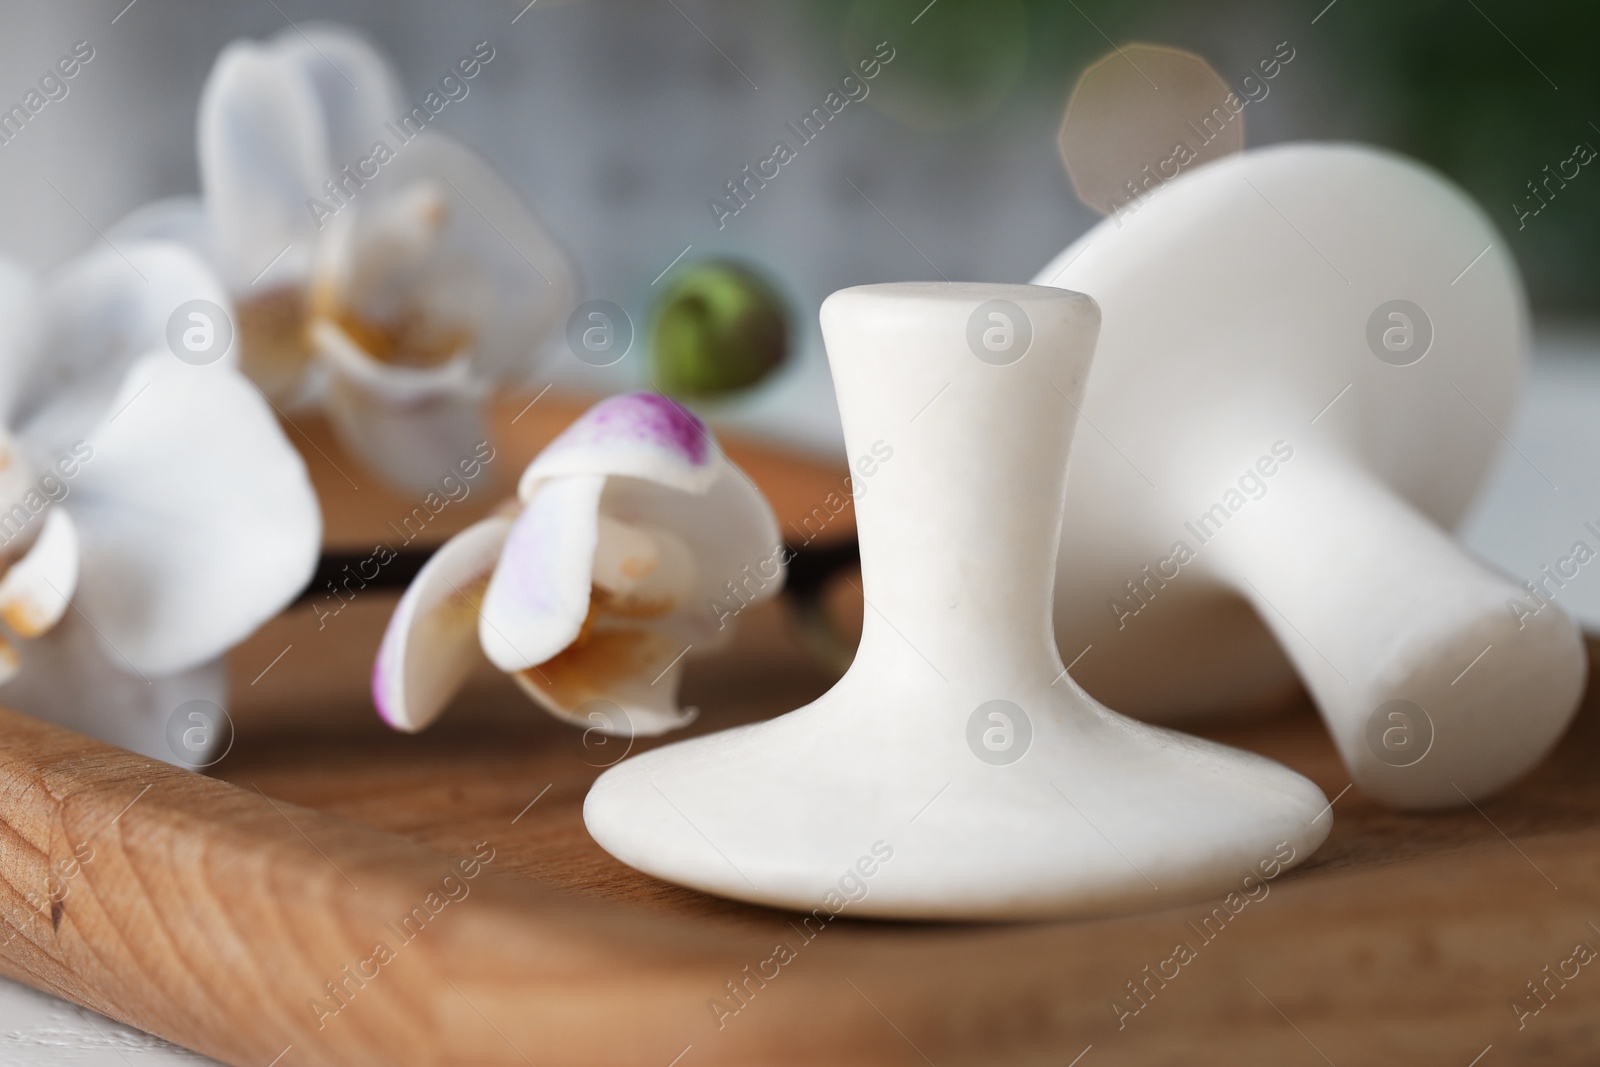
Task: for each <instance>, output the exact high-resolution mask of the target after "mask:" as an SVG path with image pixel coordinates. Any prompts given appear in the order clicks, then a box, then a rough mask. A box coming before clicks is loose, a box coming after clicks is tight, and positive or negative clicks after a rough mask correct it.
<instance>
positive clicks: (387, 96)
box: [112, 25, 572, 491]
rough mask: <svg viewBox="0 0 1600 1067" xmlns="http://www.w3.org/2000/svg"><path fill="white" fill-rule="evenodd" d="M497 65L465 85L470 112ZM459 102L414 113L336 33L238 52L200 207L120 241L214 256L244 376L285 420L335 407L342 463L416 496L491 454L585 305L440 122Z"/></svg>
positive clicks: (378, 70)
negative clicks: (485, 451)
mask: <svg viewBox="0 0 1600 1067" xmlns="http://www.w3.org/2000/svg"><path fill="white" fill-rule="evenodd" d="M302 30H303V32H302ZM487 54H488V55H489V56H490V57H491V58H492V54H493V53H492V50H490V51H489V52H488V53H487ZM482 62H483V61H482V60H480V59H478V58H472V57H469V58H468V59H464V60H462V63H461V64H460V70H459V71H458V72H456V73H454V74H453V75H452V77H454V78H455V81H454V83H453V84H455V85H457V86H460V87H462V89H461V91H462V93H463V98H464V95H465V93H468V92H470V85H469V82H470V79H471V78H472V77H476V76H477V73H478V72H479V71H481V68H482ZM469 69H470V70H472V71H473V73H472V74H471V75H468V74H467V73H466V71H467V70H469ZM444 100H445V98H444V97H442V96H440V95H439V94H438V92H437V91H435V92H432V93H428V94H424V96H423V97H422V100H421V102H419V103H418V104H417V106H416V107H415V108H413V107H411V106H410V105H407V104H406V103H404V98H403V96H402V94H401V91H400V88H399V84H398V82H397V79H396V77H395V75H394V73H393V71H392V69H391V68H390V66H389V64H388V62H387V61H386V60H385V59H384V57H383V56H382V55H381V54H379V53H378V52H377V51H376V50H375V49H373V48H372V46H371V45H369V44H368V43H367V42H366V41H365V40H363V39H362V38H361V37H359V36H358V35H356V34H355V33H353V32H352V31H349V30H345V29H342V28H340V27H336V26H327V25H320V26H319V25H307V26H304V27H302V28H301V29H297V30H285V31H284V32H283V33H282V34H280V35H278V36H277V37H274V38H272V39H270V40H268V41H266V42H265V43H257V42H254V41H237V42H235V43H233V44H231V45H229V46H228V47H227V48H226V49H225V50H224V51H223V52H222V54H221V55H220V56H219V57H218V59H217V62H216V65H215V67H213V69H212V72H211V76H210V78H209V80H208V81H207V82H206V86H205V90H204V92H203V94H202V96H201V100H200V121H199V155H200V176H201V188H202V191H203V197H202V199H201V200H200V201H194V200H169V201H162V202H159V203H157V204H153V205H150V206H149V207H147V208H145V209H142V210H141V211H139V212H136V213H135V214H134V215H133V216H130V218H129V219H127V220H124V222H123V223H122V224H121V225H120V226H119V227H117V228H116V229H115V230H113V231H112V237H113V238H114V239H115V238H117V237H119V236H130V237H131V236H141V237H151V236H156V237H169V238H174V239H179V240H185V241H188V242H190V243H192V244H194V245H195V246H196V247H198V248H200V249H202V250H203V251H204V253H205V254H206V255H207V256H208V257H210V259H211V260H212V262H213V263H214V264H215V266H216V268H217V270H218V272H219V273H220V274H221V275H222V278H223V280H224V282H225V283H226V285H227V287H228V289H229V291H230V293H231V294H232V296H233V301H234V304H235V306H236V307H237V308H238V330H239V337H240V342H241V348H242V364H241V365H242V367H243V369H244V372H245V373H246V374H247V375H249V376H250V378H251V379H252V380H253V381H254V382H255V383H256V384H257V385H258V386H260V387H261V389H262V390H263V392H265V393H266V394H267V396H268V397H269V398H270V399H272V400H273V402H274V403H277V404H280V405H283V406H285V407H286V408H291V409H292V408H294V407H296V406H299V405H303V404H307V403H312V402H320V403H321V404H322V405H323V406H324V408H325V409H326V411H327V413H328V416H329V418H330V420H331V421H332V423H333V426H334V428H335V430H336V431H337V432H338V433H339V435H340V438H341V439H342V440H343V442H344V443H345V444H346V446H347V447H349V448H350V449H351V450H352V451H353V452H355V453H356V454H357V455H359V456H360V457H362V459H363V460H364V461H365V462H366V463H367V464H369V465H370V466H371V467H372V468H373V469H374V470H376V471H377V472H378V473H379V474H380V475H382V476H383V477H384V478H385V479H386V480H388V481H389V482H391V483H393V484H394V485H396V486H399V487H401V488H405V489H411V490H418V491H420V490H422V489H424V488H426V487H427V486H428V485H430V484H431V483H433V482H435V481H437V480H438V476H439V472H441V471H444V470H448V469H449V468H450V466H451V465H452V463H453V462H454V461H455V460H456V459H457V458H458V457H459V456H461V455H464V454H466V453H467V452H470V451H471V450H472V446H473V445H474V444H476V443H477V442H479V441H482V440H484V438H485V430H484V427H483V424H484V407H485V401H486V399H487V397H488V396H489V394H490V393H491V392H492V391H493V389H494V388H495V387H496V386H497V385H501V384H516V383H518V382H524V381H526V380H528V378H529V376H530V374H531V372H532V369H533V367H534V365H535V362H536V357H537V356H538V354H539V353H538V350H539V348H540V346H541V345H542V344H543V343H544V342H545V341H546V340H547V339H548V338H549V337H550V336H551V335H552V333H553V332H554V330H555V329H556V328H557V327H558V326H559V325H560V323H561V318H562V315H563V314H564V313H565V310H566V306H567V303H568V300H569V295H570V292H571V288H572V281H571V269H570V267H569V265H568V262H567V259H566V256H565V254H564V253H563V252H562V250H561V249H560V247H559V246H558V245H557V244H556V242H555V240H554V239H553V238H552V237H551V236H550V235H549V233H548V232H547V231H546V230H545V229H544V227H543V226H542V225H541V223H540V222H539V221H538V219H537V218H535V217H534V215H533V214H532V213H531V212H530V211H529V210H528V208H527V207H526V206H525V205H524V204H523V203H522V202H521V201H520V200H519V199H518V197H517V196H516V194H515V193H513V192H512V190H511V189H510V188H509V187H508V186H507V185H506V184H505V183H504V182H503V181H501V179H500V178H499V177H498V176H496V175H495V174H494V172H493V171H492V170H490V168H489V167H488V165H487V164H486V163H485V162H484V161H483V160H482V159H480V158H479V157H478V156H477V155H475V154H474V153H472V152H470V151H468V150H467V149H466V148H464V147H462V146H461V145H460V144H458V143H457V142H455V141H453V140H451V139H450V138H449V137H447V136H445V135H444V134H442V133H439V132H438V131H437V130H435V129H433V128H431V127H429V126H428V125H427V123H428V122H429V121H431V118H432V114H433V110H432V105H437V106H440V107H442V106H443V103H444ZM424 104H427V105H430V106H424Z"/></svg>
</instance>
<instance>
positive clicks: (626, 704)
mask: <svg viewBox="0 0 1600 1067" xmlns="http://www.w3.org/2000/svg"><path fill="white" fill-rule="evenodd" d="M552 484H553V485H559V484H561V483H559V482H557V483H552ZM549 491H550V487H547V488H546V489H545V490H544V492H543V493H541V494H540V495H541V496H542V495H544V493H548V492H549ZM695 578H696V567H695V562H694V558H693V555H692V553H691V551H690V549H689V546H688V545H686V544H684V542H683V540H682V539H681V538H679V537H678V536H677V535H675V534H673V533H672V532H670V531H668V530H664V529H661V528H660V527H650V526H634V525H631V524H628V523H624V522H618V521H617V520H615V519H612V518H610V517H608V516H607V515H605V514H604V510H603V506H602V511H601V513H600V515H599V521H598V539H597V544H596V546H595V551H594V563H593V575H592V581H593V588H592V592H591V596H590V600H589V605H588V608H587V611H586V615H585V618H584V619H583V620H582V622H581V628H580V631H579V633H578V635H577V636H576V638H574V639H573V640H572V641H571V642H570V643H569V644H567V645H566V646H565V647H564V648H562V649H561V651H560V652H558V653H556V654H555V655H554V656H552V657H550V658H549V659H546V660H543V661H541V662H540V663H538V664H535V665H532V666H529V667H527V668H526V669H523V670H520V671H516V672H514V674H513V677H514V678H515V679H516V681H517V684H518V685H520V686H521V687H522V689H523V690H524V691H525V692H526V693H527V694H528V695H529V696H530V697H532V698H533V699H534V700H535V701H536V702H537V703H539V704H540V705H542V706H543V707H544V708H545V709H546V710H548V711H549V712H551V713H552V714H554V715H556V716H558V717H559V718H562V719H565V720H567V721H568V722H573V723H578V724H580V725H582V724H585V723H586V722H587V723H591V724H592V726H593V728H594V729H596V730H598V731H600V732H601V733H609V734H621V735H624V736H630V737H631V736H640V737H644V736H652V735H655V734H660V733H665V732H666V731H668V730H673V729H677V728H679V727H682V726H686V725H688V724H689V723H690V722H691V721H693V719H694V716H695V712H694V711H693V710H692V709H689V710H683V709H680V708H679V707H678V702H677V693H678V679H679V675H680V673H681V671H682V664H683V659H684V657H685V655H686V654H687V653H688V652H689V651H690V649H691V646H692V645H693V641H692V640H691V639H689V638H688V637H686V636H685V634H686V631H688V630H689V629H692V627H691V626H687V625H686V623H687V622H688V620H689V619H691V618H692V617H695V616H697V615H698V612H697V611H689V612H685V611H683V610H681V609H682V608H683V607H685V605H686V598H687V596H688V594H689V591H690V589H691V588H692V586H693V585H694V582H695Z"/></svg>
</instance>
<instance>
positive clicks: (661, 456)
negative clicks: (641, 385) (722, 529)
mask: <svg viewBox="0 0 1600 1067" xmlns="http://www.w3.org/2000/svg"><path fill="white" fill-rule="evenodd" d="M719 456H720V453H719V452H718V451H717V446H716V442H715V441H714V440H713V439H712V437H711V432H710V431H709V430H707V429H706V426H705V423H703V422H701V421H700V420H699V419H698V418H696V417H695V416H694V414H693V413H692V412H690V411H689V410H687V409H686V408H684V407H683V406H682V405H680V404H678V403H676V402H675V401H672V400H669V399H667V398H666V397H664V396H661V395H660V394H658V393H625V394H623V395H621V396H613V397H609V398H607V399H605V400H602V401H600V403H598V404H596V405H595V406H594V407H592V408H590V409H589V410H588V411H586V412H584V413H583V415H582V416H581V417H580V418H579V419H578V421H576V422H574V423H573V424H572V425H571V426H568V427H567V428H566V429H565V430H563V431H562V432H561V434H560V436H558V437H557V438H556V439H555V440H554V441H551V442H550V444H549V445H548V446H546V447H545V450H544V451H543V452H541V453H539V455H538V456H536V457H535V458H534V461H533V462H532V463H530V464H528V468H527V470H525V471H523V472H522V478H521V479H520V480H519V481H518V482H517V495H518V496H520V497H521V498H522V499H523V501H525V502H526V501H528V500H531V499H533V494H534V493H535V492H536V491H537V489H538V487H539V484H540V483H541V482H544V481H548V480H551V479H555V478H569V477H572V476H574V475H584V474H600V475H605V476H608V477H609V476H616V475H621V476H627V477H632V478H641V479H644V480H645V481H649V482H655V483H657V484H659V485H665V486H669V487H671V488H673V489H677V490H679V491H681V492H686V493H695V494H699V493H704V492H705V491H706V490H707V489H708V488H710V486H711V483H712V482H714V481H715V480H716V479H717V464H716V460H717V458H718V457H719Z"/></svg>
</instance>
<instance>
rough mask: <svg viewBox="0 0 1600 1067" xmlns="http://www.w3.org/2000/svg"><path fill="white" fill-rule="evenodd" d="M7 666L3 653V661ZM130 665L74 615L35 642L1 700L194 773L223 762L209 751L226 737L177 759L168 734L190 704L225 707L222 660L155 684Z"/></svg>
mask: <svg viewBox="0 0 1600 1067" xmlns="http://www.w3.org/2000/svg"><path fill="white" fill-rule="evenodd" d="M13 655H14V653H13ZM4 659H5V655H4V653H3V652H0V661H3V660H4ZM128 666H129V665H128V664H127V663H126V662H125V661H124V660H122V659H120V658H119V657H118V655H117V653H116V652H115V651H112V650H109V649H107V648H106V647H105V643H104V642H103V641H102V640H101V639H100V637H99V635H98V634H96V633H95V631H94V628H93V627H92V626H90V625H88V624H87V623H86V622H85V621H84V620H83V619H82V618H80V617H79V616H78V614H77V613H76V612H73V613H70V614H68V615H67V616H66V617H65V618H63V619H62V620H61V624H60V625H59V626H57V627H56V628H55V629H54V630H53V631H51V633H50V634H49V635H48V636H47V637H45V638H44V639H43V640H40V641H31V642H29V643H28V645H27V647H26V649H25V650H24V651H23V654H22V657H21V669H20V670H19V671H18V672H17V673H16V675H15V677H13V678H11V679H10V680H9V681H7V682H6V683H5V685H4V687H3V688H0V701H3V702H4V703H5V705H6V706H7V707H10V708H15V709H16V710H17V711H20V712H22V713H23V714H25V715H32V716H33V717H35V718H38V719H44V720H46V721H47V722H53V723H55V724H56V725H58V726H65V727H67V728H68V729H71V730H77V731H79V732H81V733H85V734H88V735H89V736H90V737H96V738H99V739H100V740H101V741H105V742H107V743H109V744H113V745H119V746H121V747H122V748H126V749H131V750H132V751H134V752H138V753H140V754H141V755H145V756H150V757H152V758H153V759H159V760H165V761H166V762H168V763H180V764H185V763H186V764H188V765H190V766H193V765H195V763H196V762H200V763H205V762H210V761H212V760H215V759H217V758H220V756H221V753H218V752H216V751H215V750H214V749H210V748H209V746H211V745H214V744H215V743H217V742H218V741H219V740H221V739H222V737H223V735H222V734H221V733H213V734H210V735H208V736H207V738H206V739H205V740H206V746H207V747H203V748H201V749H200V750H199V751H196V750H194V749H192V748H190V749H186V750H185V751H184V752H182V753H177V752H174V751H173V749H172V746H171V745H170V743H169V742H168V739H167V738H168V734H167V729H168V723H169V721H170V720H171V718H172V717H173V715H174V714H175V713H177V711H178V709H180V708H181V707H182V706H183V705H184V704H185V703H187V702H188V701H191V700H204V701H206V702H207V703H209V704H213V705H215V706H217V707H219V708H220V707H225V706H226V704H227V699H228V684H227V675H226V672H225V670H224V668H223V664H222V661H221V660H212V661H210V662H207V663H203V664H201V665H199V666H197V667H195V668H194V669H192V670H187V671H182V672H180V673H177V674H172V675H168V676H165V677H154V676H152V677H149V678H140V677H139V676H138V675H136V674H133V673H132V672H130V671H129V669H128ZM180 757H181V759H180Z"/></svg>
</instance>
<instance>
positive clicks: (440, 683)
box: [372, 516, 511, 731]
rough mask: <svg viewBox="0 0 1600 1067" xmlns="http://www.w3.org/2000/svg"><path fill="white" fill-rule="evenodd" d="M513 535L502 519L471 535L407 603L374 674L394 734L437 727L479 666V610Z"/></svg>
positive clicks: (446, 551)
mask: <svg viewBox="0 0 1600 1067" xmlns="http://www.w3.org/2000/svg"><path fill="white" fill-rule="evenodd" d="M510 529H511V520H510V519H509V518H504V517H500V516H496V517H494V518H489V519H484V520H483V521H482V522H479V523H475V524H473V525H472V526H469V527H467V528H466V529H465V530H463V531H461V532H460V533H459V534H457V535H456V536H454V537H452V538H451V539H450V540H449V541H448V542H446V543H445V545H444V546H443V547H442V548H440V549H439V551H438V552H436V553H434V556H433V558H432V559H430V560H428V562H427V564H426V565H425V566H424V567H423V568H422V570H421V571H420V572H418V574H417V577H416V579H415V580H414V581H413V582H412V583H411V586H410V588H408V589H407V590H406V592H405V595H404V596H403V597H401V598H400V604H399V606H398V607H396V608H395V612H394V616H393V617H392V618H391V619H390V620H389V628H388V629H387V630H386V631H384V635H383V644H382V645H381V646H379V649H378V659H377V662H376V663H374V664H373V668H372V701H373V703H374V704H375V705H377V708H378V714H379V715H381V716H382V717H383V720H384V721H385V722H387V723H388V724H389V725H390V726H393V727H394V728H395V729H397V730H406V731H416V730H421V729H422V728H423V727H425V726H427V725H428V724H429V723H431V722H433V720H434V719H436V718H438V717H439V713H440V712H442V711H443V710H444V708H445V705H446V704H448V703H449V702H450V698H451V697H453V696H455V694H456V690H458V689H460V688H461V683H462V682H464V681H466V678H467V675H468V674H469V673H471V671H472V667H473V665H474V664H475V663H477V662H479V660H480V658H481V657H480V655H479V653H478V650H477V647H476V646H477V639H478V610H479V605H480V604H481V603H482V601H483V592H484V589H485V587H486V586H487V585H488V584H489V574H490V572H491V571H493V569H494V565H495V560H496V559H497V558H498V557H499V555H500V546H501V545H502V544H504V543H505V539H506V534H507V532H508V531H509V530H510Z"/></svg>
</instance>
